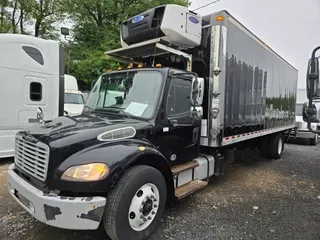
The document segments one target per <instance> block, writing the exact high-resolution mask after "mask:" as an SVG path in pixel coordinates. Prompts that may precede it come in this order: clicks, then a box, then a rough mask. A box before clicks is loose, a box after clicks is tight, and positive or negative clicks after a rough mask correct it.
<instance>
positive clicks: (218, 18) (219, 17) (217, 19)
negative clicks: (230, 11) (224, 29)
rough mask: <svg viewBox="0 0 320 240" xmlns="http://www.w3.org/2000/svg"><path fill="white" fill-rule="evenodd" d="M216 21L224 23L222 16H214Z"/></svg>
mask: <svg viewBox="0 0 320 240" xmlns="http://www.w3.org/2000/svg"><path fill="white" fill-rule="evenodd" d="M216 21H224V16H216Z"/></svg>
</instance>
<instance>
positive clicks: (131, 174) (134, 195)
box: [104, 165, 167, 240]
mask: <svg viewBox="0 0 320 240" xmlns="http://www.w3.org/2000/svg"><path fill="white" fill-rule="evenodd" d="M166 198H167V189H166V182H165V179H164V177H163V175H162V174H161V173H160V172H159V171H158V170H157V169H155V168H153V167H149V166H144V165H138V166H134V167H132V168H130V169H129V170H128V171H127V172H126V173H125V174H124V175H123V177H122V178H121V179H120V181H119V182H118V183H117V185H116V187H115V188H114V189H113V190H112V191H111V192H110V193H109V194H108V199H107V205H106V209H105V213H104V228H105V230H106V232H107V234H108V235H109V236H110V237H111V239H113V240H127V239H128V240H143V239H147V238H148V237H150V235H151V234H152V233H153V232H154V231H155V230H156V228H157V227H158V225H159V223H160V220H161V217H162V214H163V211H164V208H165V203H166Z"/></svg>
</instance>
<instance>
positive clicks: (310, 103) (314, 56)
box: [307, 46, 320, 134]
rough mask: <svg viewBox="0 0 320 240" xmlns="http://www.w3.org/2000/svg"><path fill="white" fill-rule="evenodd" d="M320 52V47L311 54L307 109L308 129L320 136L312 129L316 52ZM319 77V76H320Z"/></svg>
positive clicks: (318, 132) (319, 132)
mask: <svg viewBox="0 0 320 240" xmlns="http://www.w3.org/2000/svg"><path fill="white" fill-rule="evenodd" d="M318 50H320V46H319V47H316V48H315V49H314V50H313V51H312V54H311V69H310V75H311V76H308V81H309V84H310V89H309V93H308V94H309V96H308V98H309V106H308V109H307V114H308V129H309V131H310V132H312V133H316V134H320V131H316V130H313V129H312V127H311V115H312V114H314V110H313V107H312V100H313V92H314V87H315V86H314V80H315V78H316V75H315V74H316V73H315V71H316V52H317V51H318ZM318 77H319V76H318Z"/></svg>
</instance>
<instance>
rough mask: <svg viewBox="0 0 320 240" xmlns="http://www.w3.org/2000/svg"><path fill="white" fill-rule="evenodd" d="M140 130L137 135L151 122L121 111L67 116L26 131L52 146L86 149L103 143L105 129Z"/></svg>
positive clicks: (34, 126)
mask: <svg viewBox="0 0 320 240" xmlns="http://www.w3.org/2000/svg"><path fill="white" fill-rule="evenodd" d="M129 126H130V127H133V128H135V129H136V135H138V134H139V133H140V131H143V132H144V130H146V129H147V128H149V127H151V128H152V125H151V124H150V123H149V122H147V121H141V120H137V119H131V118H127V117H125V116H122V115H117V114H105V113H104V114H95V113H83V114H78V115H72V116H69V115H66V116H63V117H59V118H56V119H54V120H53V121H51V122H49V123H46V124H36V125H33V126H31V127H29V128H27V129H26V130H25V131H24V132H22V133H23V134H30V135H33V136H34V137H35V138H37V139H39V140H40V141H42V142H44V143H46V144H48V145H49V146H50V147H51V148H62V147H68V146H72V145H74V144H76V145H77V146H79V147H80V148H82V149H83V148H86V147H89V146H91V145H95V144H97V143H100V141H98V140H97V137H98V135H100V134H101V133H103V132H106V131H110V130H115V129H118V128H124V127H129Z"/></svg>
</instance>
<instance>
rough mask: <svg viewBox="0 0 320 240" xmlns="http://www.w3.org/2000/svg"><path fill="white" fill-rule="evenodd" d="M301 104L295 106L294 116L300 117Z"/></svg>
mask: <svg viewBox="0 0 320 240" xmlns="http://www.w3.org/2000/svg"><path fill="white" fill-rule="evenodd" d="M302 108H303V104H301V103H299V104H296V116H302Z"/></svg>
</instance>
